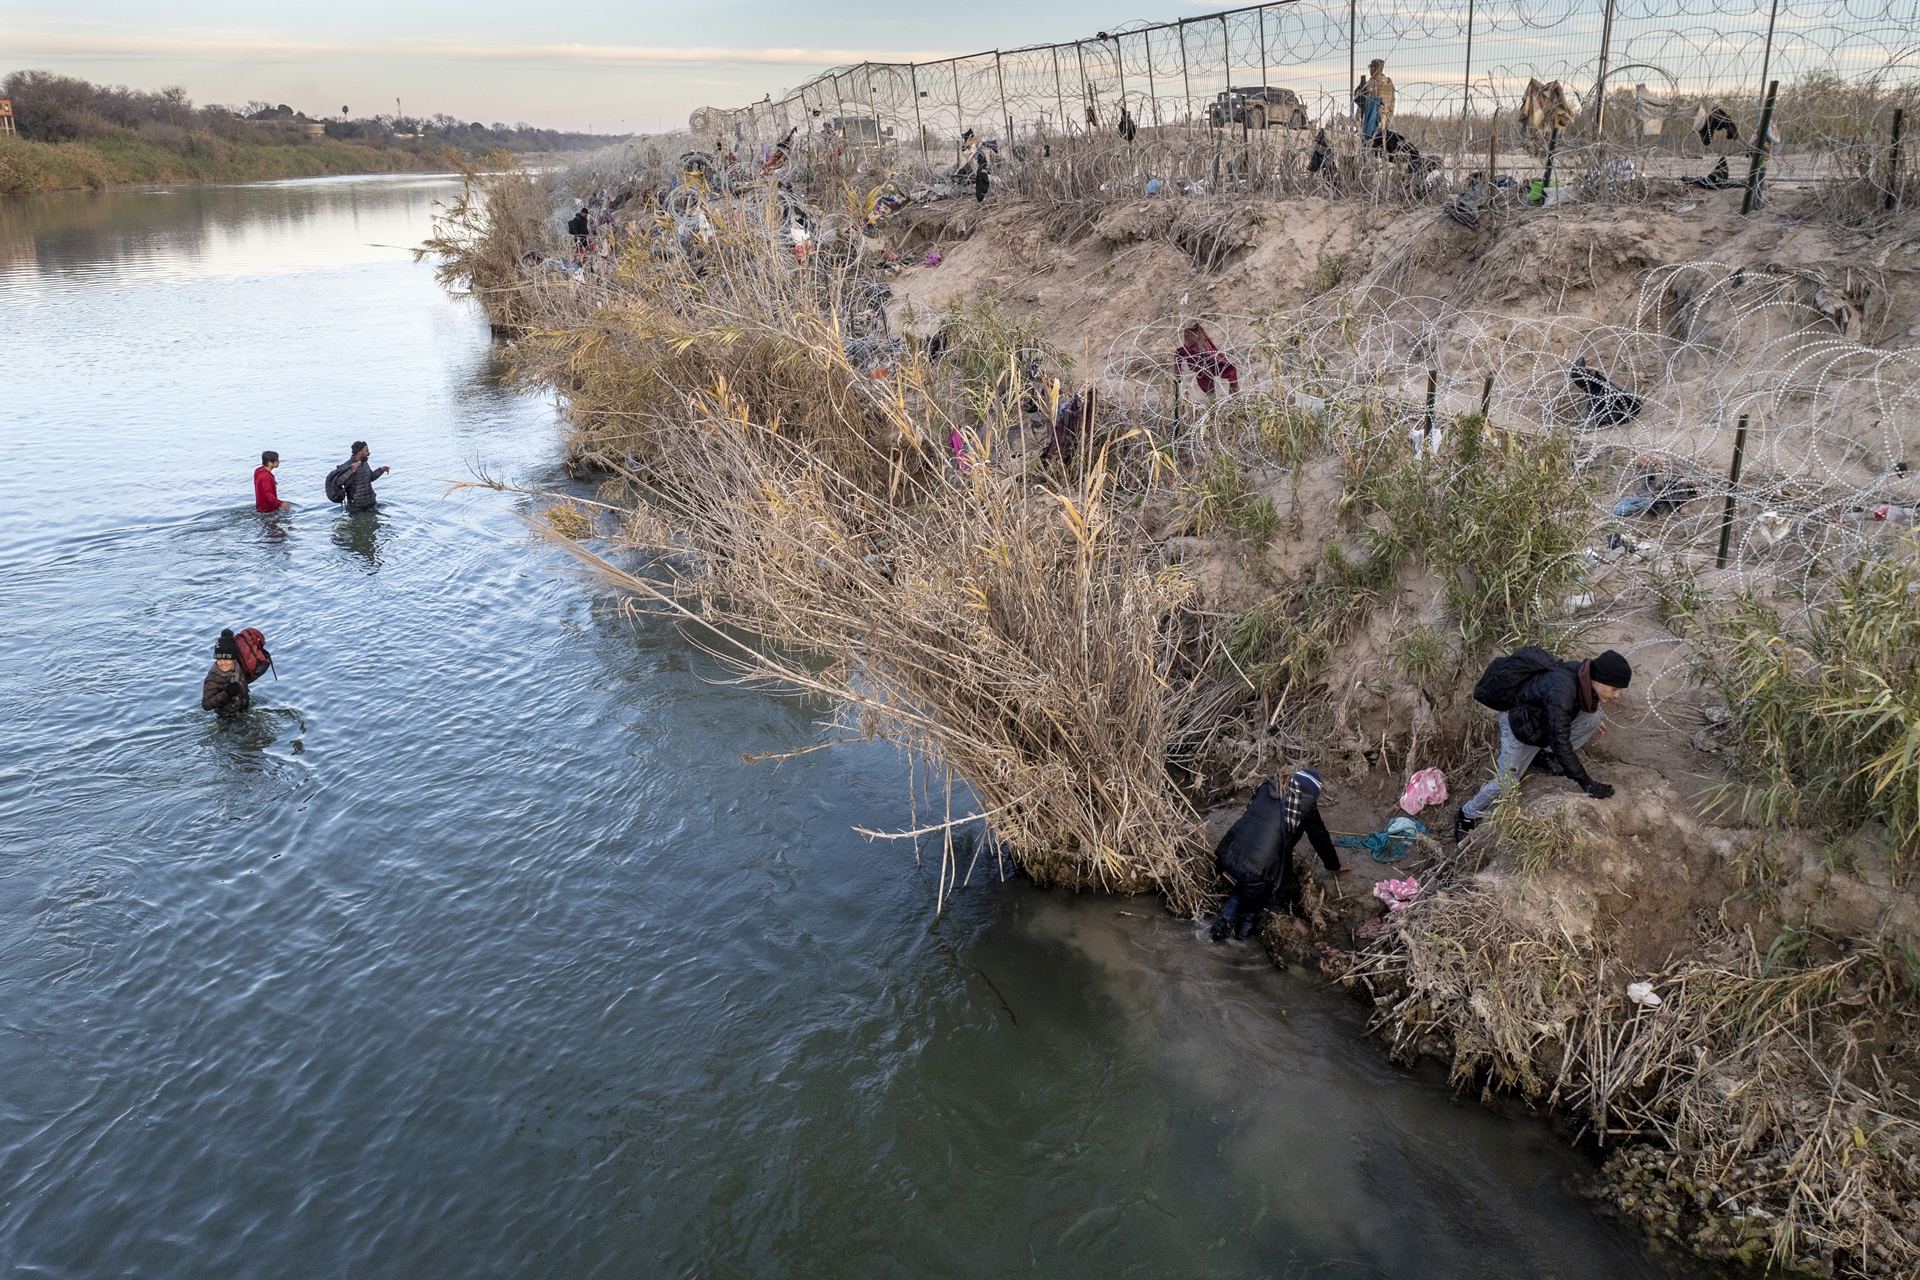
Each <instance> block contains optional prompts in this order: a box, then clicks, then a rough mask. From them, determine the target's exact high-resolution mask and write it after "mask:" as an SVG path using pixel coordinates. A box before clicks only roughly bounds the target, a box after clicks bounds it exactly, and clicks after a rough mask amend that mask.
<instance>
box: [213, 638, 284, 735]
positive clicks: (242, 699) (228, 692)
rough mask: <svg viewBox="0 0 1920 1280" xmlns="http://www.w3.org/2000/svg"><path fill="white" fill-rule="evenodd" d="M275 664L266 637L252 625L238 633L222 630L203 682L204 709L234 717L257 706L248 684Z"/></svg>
mask: <svg viewBox="0 0 1920 1280" xmlns="http://www.w3.org/2000/svg"><path fill="white" fill-rule="evenodd" d="M271 665H273V657H272V655H271V654H269V653H268V652H267V648H266V638H265V637H264V636H262V635H261V634H260V633H259V632H258V631H256V630H254V629H253V628H252V627H249V628H247V629H246V630H245V631H242V632H241V633H240V634H239V635H238V636H236V635H234V634H233V632H232V631H231V630H226V631H222V632H221V633H220V638H219V639H218V640H216V641H214V642H213V666H212V667H211V668H210V669H209V670H208V671H207V677H206V679H204V680H202V681H201V682H200V709H201V710H202V711H212V712H216V713H218V715H219V716H220V718H221V719H222V720H231V719H233V718H234V717H235V716H238V715H240V714H241V713H242V712H244V711H245V710H246V709H247V708H248V707H250V706H252V705H253V695H252V694H250V693H248V692H247V686H248V685H250V684H252V683H253V682H254V681H255V680H257V679H259V678H260V676H261V675H262V673H264V672H265V671H266V669H267V668H268V667H269V666H271Z"/></svg>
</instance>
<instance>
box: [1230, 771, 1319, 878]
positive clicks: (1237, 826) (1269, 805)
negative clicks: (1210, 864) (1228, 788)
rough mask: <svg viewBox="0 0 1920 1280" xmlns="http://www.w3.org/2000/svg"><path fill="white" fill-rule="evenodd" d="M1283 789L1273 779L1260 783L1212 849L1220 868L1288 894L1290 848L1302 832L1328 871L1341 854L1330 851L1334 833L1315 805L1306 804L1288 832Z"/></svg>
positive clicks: (1290, 876)
mask: <svg viewBox="0 0 1920 1280" xmlns="http://www.w3.org/2000/svg"><path fill="white" fill-rule="evenodd" d="M1285 793H1286V788H1285V787H1284V786H1275V785H1274V781H1273V779H1272V778H1268V779H1267V780H1266V781H1265V782H1263V783H1261V784H1260V789H1259V790H1258V791H1256V792H1254V793H1253V799H1252V800H1251V801H1250V802H1248V804H1247V811H1246V812H1245V813H1243V814H1241V815H1240V819H1239V821H1237V822H1235V823H1234V824H1233V826H1232V827H1231V828H1230V829H1229V830H1228V831H1227V834H1226V835H1224V836H1222V837H1221V838H1220V844H1219V847H1217V848H1216V849H1215V850H1214V851H1213V855H1214V858H1215V860H1216V861H1217V862H1218V863H1219V865H1220V869H1221V870H1222V871H1224V872H1226V873H1227V874H1228V875H1230V876H1232V877H1233V878H1234V879H1235V880H1236V881H1238V882H1239V883H1241V884H1251V883H1252V882H1253V881H1255V880H1265V881H1266V882H1267V883H1269V884H1271V885H1274V886H1275V887H1276V888H1278V889H1279V891H1280V896H1282V897H1284V896H1285V895H1286V889H1287V887H1288V885H1289V884H1290V882H1291V881H1293V880H1294V879H1296V878H1297V873H1296V872H1295V871H1294V869H1293V848H1294V846H1295V845H1296V844H1298V843H1299V842H1300V837H1301V836H1303V835H1304V836H1305V837H1306V838H1307V840H1308V842H1309V843H1311V844H1312V845H1313V851H1314V852H1315V853H1317V854H1319V855H1320V861H1321V862H1322V863H1324V864H1325V865H1326V868H1327V870H1329V871H1338V870H1339V869H1340V855H1339V854H1337V853H1335V852H1334V851H1333V837H1332V836H1330V835H1328V834H1327V824H1326V821H1325V820H1324V819H1323V818H1321V816H1320V810H1319V807H1318V806H1317V805H1313V806H1310V807H1309V808H1308V809H1307V812H1306V814H1305V815H1304V816H1303V817H1302V818H1301V820H1300V829H1299V830H1298V831H1296V832H1294V833H1293V835H1292V836H1291V837H1289V836H1287V834H1286V832H1285V831H1284V830H1283V829H1282V817H1283V814H1282V800H1283V799H1284V797H1285Z"/></svg>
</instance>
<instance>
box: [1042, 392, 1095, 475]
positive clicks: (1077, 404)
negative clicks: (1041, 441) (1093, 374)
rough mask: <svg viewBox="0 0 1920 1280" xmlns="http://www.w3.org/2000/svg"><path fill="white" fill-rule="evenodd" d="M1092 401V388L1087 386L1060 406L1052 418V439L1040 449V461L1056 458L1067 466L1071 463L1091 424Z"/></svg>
mask: <svg viewBox="0 0 1920 1280" xmlns="http://www.w3.org/2000/svg"><path fill="white" fill-rule="evenodd" d="M1093 402H1094V393H1093V388H1091V387H1088V388H1087V389H1086V390H1085V391H1076V392H1075V393H1074V395H1073V398H1072V399H1071V400H1069V401H1067V402H1066V403H1065V404H1063V405H1061V406H1060V412H1058V413H1057V414H1055V415H1054V418H1053V439H1052V440H1050V441H1048V442H1047V447H1046V448H1045V449H1043V450H1041V451H1040V459H1041V461H1043V462H1047V461H1051V460H1053V459H1054V458H1058V459H1059V460H1060V461H1062V462H1064V463H1066V464H1067V465H1068V466H1072V465H1073V453H1074V450H1075V449H1077V448H1079V446H1080V440H1081V438H1082V437H1083V436H1085V435H1086V434H1087V431H1088V430H1089V429H1090V428H1091V427H1092V426H1093Z"/></svg>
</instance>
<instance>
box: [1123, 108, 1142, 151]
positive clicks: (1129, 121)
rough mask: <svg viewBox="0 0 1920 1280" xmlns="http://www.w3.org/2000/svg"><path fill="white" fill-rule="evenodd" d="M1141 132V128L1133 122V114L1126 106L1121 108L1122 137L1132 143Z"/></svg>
mask: <svg viewBox="0 0 1920 1280" xmlns="http://www.w3.org/2000/svg"><path fill="white" fill-rule="evenodd" d="M1139 132H1140V126H1139V125H1137V124H1135V123H1134V122H1133V113H1132V112H1131V111H1128V110H1127V109H1126V107H1125V106H1122V107H1121V108H1120V136H1121V137H1123V138H1125V139H1126V140H1127V141H1128V142H1132V141H1133V140H1134V137H1135V136H1136V135H1138V134H1139Z"/></svg>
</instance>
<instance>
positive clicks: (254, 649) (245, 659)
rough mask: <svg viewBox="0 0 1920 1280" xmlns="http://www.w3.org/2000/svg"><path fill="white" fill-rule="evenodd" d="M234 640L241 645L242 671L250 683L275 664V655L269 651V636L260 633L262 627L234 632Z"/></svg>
mask: <svg viewBox="0 0 1920 1280" xmlns="http://www.w3.org/2000/svg"><path fill="white" fill-rule="evenodd" d="M233 642H234V643H235V644H237V645H239V646H240V671H241V674H243V675H245V676H246V678H247V682H248V683H249V684H251V683H252V682H253V681H255V680H258V679H259V678H260V676H261V674H262V673H263V672H265V671H266V669H267V668H268V667H270V666H272V665H273V655H272V654H270V653H268V652H267V638H266V637H265V636H263V635H261V634H260V628H258V627H248V628H247V629H246V630H244V631H236V632H234V633H233ZM276 678H277V677H276Z"/></svg>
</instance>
